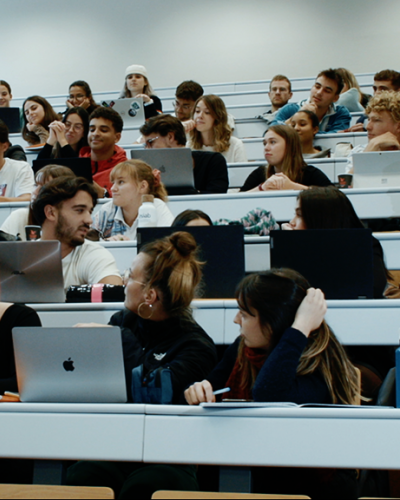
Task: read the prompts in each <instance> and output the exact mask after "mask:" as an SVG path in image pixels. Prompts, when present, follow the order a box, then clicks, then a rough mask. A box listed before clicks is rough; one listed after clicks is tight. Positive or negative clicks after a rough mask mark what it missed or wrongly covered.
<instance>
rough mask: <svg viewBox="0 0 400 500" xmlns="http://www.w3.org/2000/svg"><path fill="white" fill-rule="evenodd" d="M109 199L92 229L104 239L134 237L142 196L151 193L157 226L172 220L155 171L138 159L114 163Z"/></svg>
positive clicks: (112, 239) (94, 221)
mask: <svg viewBox="0 0 400 500" xmlns="http://www.w3.org/2000/svg"><path fill="white" fill-rule="evenodd" d="M110 179H111V182H112V183H113V185H112V187H111V192H112V196H113V199H112V201H110V202H108V203H106V204H105V205H103V206H102V207H101V209H100V210H99V211H98V212H97V213H96V215H95V216H94V220H93V225H92V229H94V230H95V231H97V232H98V233H99V235H100V237H101V238H102V239H104V240H108V241H119V240H135V239H136V231H137V227H138V213H139V208H140V206H141V204H142V196H143V195H145V194H151V195H153V196H154V205H155V208H156V212H157V226H158V227H161V226H170V225H171V224H172V222H173V220H174V216H173V215H172V213H171V211H170V209H169V208H168V206H167V204H166V201H167V191H166V189H165V187H164V184H162V182H161V180H160V177H159V172H158V171H157V170H156V171H153V169H152V168H151V167H150V165H147V163H145V162H144V161H141V160H128V161H124V162H122V163H119V164H118V165H116V166H115V167H114V168H113V170H112V171H111V174H110Z"/></svg>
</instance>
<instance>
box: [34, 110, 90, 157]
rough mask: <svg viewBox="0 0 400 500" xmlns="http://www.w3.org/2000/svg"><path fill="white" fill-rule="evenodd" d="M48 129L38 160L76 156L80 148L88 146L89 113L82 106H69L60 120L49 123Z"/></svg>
mask: <svg viewBox="0 0 400 500" xmlns="http://www.w3.org/2000/svg"><path fill="white" fill-rule="evenodd" d="M49 130H50V135H49V138H48V139H47V142H46V144H45V146H44V147H43V149H42V150H41V151H40V153H39V154H38V160H45V159H47V158H78V157H79V153H80V150H81V149H82V148H84V147H87V146H88V142H87V136H88V133H89V115H88V114H87V112H86V111H85V110H84V109H83V108H80V107H77V108H71V109H69V110H68V111H67V112H66V113H65V115H64V117H63V119H62V122H60V121H58V120H57V121H55V122H53V123H50V125H49Z"/></svg>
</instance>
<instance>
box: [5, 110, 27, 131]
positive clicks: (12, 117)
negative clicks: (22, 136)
mask: <svg viewBox="0 0 400 500" xmlns="http://www.w3.org/2000/svg"><path fill="white" fill-rule="evenodd" d="M0 120H3V122H4V123H5V124H6V125H7V128H8V132H9V133H10V134H19V133H20V132H21V128H22V127H21V110H20V109H19V108H0Z"/></svg>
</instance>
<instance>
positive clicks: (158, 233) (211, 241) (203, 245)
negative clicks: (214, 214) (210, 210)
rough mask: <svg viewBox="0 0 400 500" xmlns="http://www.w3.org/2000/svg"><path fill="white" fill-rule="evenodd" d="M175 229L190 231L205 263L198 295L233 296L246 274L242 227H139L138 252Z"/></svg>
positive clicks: (207, 296)
mask: <svg viewBox="0 0 400 500" xmlns="http://www.w3.org/2000/svg"><path fill="white" fill-rule="evenodd" d="M178 231H186V232H188V233H191V234H192V235H193V237H194V238H195V240H196V242H197V244H198V245H199V246H200V260H201V261H202V262H205V265H204V266H203V269H202V271H203V286H202V293H201V297H199V298H204V299H228V298H233V297H234V296H235V290H236V286H237V285H238V283H239V282H240V281H241V280H242V278H243V277H244V274H245V271H244V229H243V226H241V225H234V226H207V227H206V226H204V227H190V226H186V227H154V228H138V230H137V241H138V252H139V251H140V249H141V247H142V246H143V245H145V244H146V243H149V242H151V241H154V240H157V239H160V238H164V237H165V236H169V235H170V234H172V233H175V232H178Z"/></svg>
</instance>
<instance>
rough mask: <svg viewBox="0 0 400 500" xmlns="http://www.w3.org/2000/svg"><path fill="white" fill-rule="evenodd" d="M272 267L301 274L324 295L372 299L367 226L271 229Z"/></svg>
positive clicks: (369, 246)
mask: <svg viewBox="0 0 400 500" xmlns="http://www.w3.org/2000/svg"><path fill="white" fill-rule="evenodd" d="M270 252H271V268H280V267H288V268H290V269H294V270H295V271H297V272H299V273H300V274H302V275H303V276H304V277H305V278H306V279H307V280H308V281H309V283H310V284H311V286H312V287H314V288H320V289H321V290H322V291H323V292H324V294H325V298H327V299H344V300H350V299H372V298H373V297H374V294H373V283H374V277H373V248H372V232H371V230H370V229H310V230H304V231H271V234H270Z"/></svg>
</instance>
